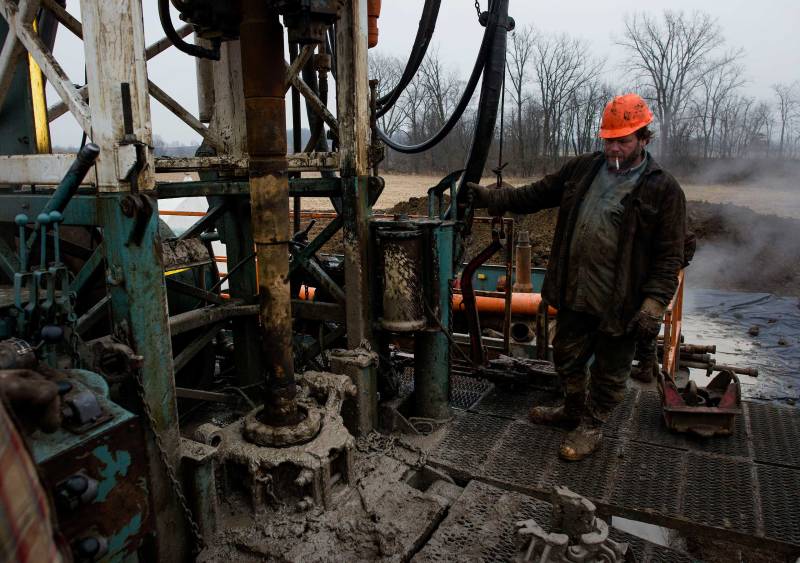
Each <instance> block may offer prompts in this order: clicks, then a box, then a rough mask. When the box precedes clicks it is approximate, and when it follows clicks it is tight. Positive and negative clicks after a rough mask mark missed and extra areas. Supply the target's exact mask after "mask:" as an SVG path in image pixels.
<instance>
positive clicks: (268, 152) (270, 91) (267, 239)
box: [240, 0, 300, 426]
mask: <svg viewBox="0 0 800 563" xmlns="http://www.w3.org/2000/svg"><path fill="white" fill-rule="evenodd" d="M240 44H241V54H242V76H243V87H244V103H245V116H246V119H247V150H248V153H249V155H250V200H251V206H252V209H251V213H252V228H253V239H254V240H255V243H256V257H257V263H258V296H259V306H260V308H259V311H260V313H259V314H260V316H261V334H262V339H261V341H262V347H263V354H264V358H265V360H266V374H265V377H266V384H267V385H266V392H265V395H264V403H265V408H264V411H263V413H264V415H263V417H262V418H263V420H262V421H263V422H265V423H266V424H270V425H272V426H288V425H292V424H296V423H297V422H298V421H299V420H300V415H299V412H298V409H297V403H296V401H295V396H296V394H297V388H296V386H295V382H294V359H293V357H292V308H291V307H292V306H291V291H290V289H289V281H288V278H289V275H288V274H289V245H288V238H289V179H288V176H287V168H288V165H287V161H286V103H285V100H284V95H285V87H284V80H285V72H286V71H285V64H284V58H283V57H284V53H283V26H282V25H281V23H280V20H279V19H278V13H277V12H276V11H275V10H273V9H269V8H268V4H267V3H266V2H264V1H263V0H244V1H243V2H242V22H241V27H240Z"/></svg>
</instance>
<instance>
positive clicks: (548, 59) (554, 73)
mask: <svg viewBox="0 0 800 563" xmlns="http://www.w3.org/2000/svg"><path fill="white" fill-rule="evenodd" d="M534 49H535V51H534V53H535V54H534V64H535V67H536V77H537V82H538V84H539V95H540V101H541V104H542V109H543V111H544V123H543V139H544V143H545V146H544V152H545V153H546V154H547V155H548V156H549V157H550V158H551V159H552V160H555V159H557V158H558V156H559V154H560V151H561V148H562V145H563V139H564V133H565V129H570V128H571V126H570V124H569V123H568V121H569V120H566V119H565V117H566V114H567V111H568V109H569V108H570V106H571V100H572V98H573V96H574V94H575V92H577V91H578V90H579V89H580V88H581V87H583V86H584V85H585V84H586V83H588V82H589V81H591V80H593V79H594V78H595V77H596V76H597V75H598V74H599V72H600V70H601V69H602V67H603V62H602V61H595V60H593V59H591V58H590V57H589V56H588V52H589V48H588V46H587V44H586V43H585V42H584V41H581V40H579V39H574V38H570V37H569V36H567V35H559V36H548V35H539V36H537V37H536V38H535V40H534Z"/></svg>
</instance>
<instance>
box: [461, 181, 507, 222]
mask: <svg viewBox="0 0 800 563" xmlns="http://www.w3.org/2000/svg"><path fill="white" fill-rule="evenodd" d="M465 185H466V187H467V188H469V190H470V198H471V199H472V206H473V207H475V208H476V209H488V212H489V215H490V216H491V217H497V216H499V215H502V214H503V213H505V212H506V211H508V207H509V205H508V200H509V194H510V192H511V190H513V189H514V186H512V185H511V184H507V183H505V182H503V183H502V185H501V186H497V185H496V184H495V185H493V186H481V185H480V184H475V183H474V182H467V183H466V184H465Z"/></svg>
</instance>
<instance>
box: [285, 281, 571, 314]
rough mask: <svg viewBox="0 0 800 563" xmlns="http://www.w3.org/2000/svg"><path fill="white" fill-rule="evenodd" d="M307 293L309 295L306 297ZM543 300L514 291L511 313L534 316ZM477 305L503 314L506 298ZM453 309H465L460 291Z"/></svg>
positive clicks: (306, 289) (313, 291)
mask: <svg viewBox="0 0 800 563" xmlns="http://www.w3.org/2000/svg"><path fill="white" fill-rule="evenodd" d="M306 294H308V296H307V297H306ZM315 294H316V288H314V287H306V286H305V285H304V286H302V287H301V288H300V294H299V295H298V297H299V298H300V299H304V300H305V299H308V300H309V301H313V300H314V295H315ZM541 302H542V295H541V294H540V293H512V294H511V314H512V315H527V316H534V315H536V314H537V313H538V312H539V305H540V304H541ZM475 305H477V307H478V311H479V312H481V313H494V314H498V315H502V314H504V313H505V311H506V300H505V299H503V298H502V297H481V296H476V297H475ZM453 310H454V311H463V310H464V304H463V296H462V295H461V294H459V293H455V294H453ZM547 313H548V314H549V315H555V314H556V310H555V309H554V308H553V307H548V309H547Z"/></svg>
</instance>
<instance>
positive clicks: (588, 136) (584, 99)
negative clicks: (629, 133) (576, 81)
mask: <svg viewBox="0 0 800 563" xmlns="http://www.w3.org/2000/svg"><path fill="white" fill-rule="evenodd" d="M613 95H614V88H612V87H611V86H610V85H608V84H603V83H601V82H600V81H599V79H597V78H595V79H593V80H590V81H589V82H587V83H586V84H584V85H583V86H582V87H581V88H579V89H578V90H577V91H576V92H575V93H574V95H573V107H572V119H573V120H574V122H575V128H574V136H573V137H572V139H571V142H572V150H573V152H574V153H575V154H582V153H585V152H590V151H592V150H595V149H597V148H599V144H598V142H597V140H598V137H597V132H598V126H599V124H600V116H601V115H602V113H603V108H604V107H605V105H606V103H607V102H608V101H609V100H610V99H611V98H612V97H613Z"/></svg>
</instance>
